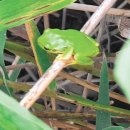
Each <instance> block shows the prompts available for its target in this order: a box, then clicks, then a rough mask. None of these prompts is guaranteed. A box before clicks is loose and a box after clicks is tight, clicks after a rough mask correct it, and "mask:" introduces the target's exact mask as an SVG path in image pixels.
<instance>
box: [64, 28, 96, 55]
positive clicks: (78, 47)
mask: <svg viewBox="0 0 130 130" xmlns="http://www.w3.org/2000/svg"><path fill="white" fill-rule="evenodd" d="M66 33H67V34H68V37H69V39H70V41H71V44H72V45H73V47H74V50H75V53H79V54H81V55H84V56H89V55H92V54H95V55H96V53H97V51H98V50H97V49H98V48H97V46H98V43H97V42H96V41H95V40H94V39H92V38H91V37H90V36H88V35H86V34H84V33H82V32H80V31H77V30H73V29H69V30H67V31H66Z"/></svg>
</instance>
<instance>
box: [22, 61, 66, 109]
mask: <svg viewBox="0 0 130 130" xmlns="http://www.w3.org/2000/svg"><path fill="white" fill-rule="evenodd" d="M66 65H67V62H65V61H63V60H55V61H54V62H53V64H52V66H51V67H50V68H49V69H48V70H47V71H46V73H45V74H44V75H43V76H42V77H41V78H40V79H39V80H38V81H37V82H36V84H35V85H34V86H33V87H32V89H30V91H29V92H28V93H27V94H26V95H25V97H24V98H23V100H22V101H21V102H20V105H21V106H23V107H25V108H27V109H29V108H30V107H31V106H32V105H33V103H34V102H35V101H36V100H37V99H38V98H39V97H40V95H41V94H42V93H43V92H44V91H45V90H46V88H47V87H48V85H49V84H50V83H51V81H52V80H53V79H54V78H55V77H56V76H57V75H58V74H59V73H60V71H61V70H62V69H63V68H64V67H65V66H66Z"/></svg>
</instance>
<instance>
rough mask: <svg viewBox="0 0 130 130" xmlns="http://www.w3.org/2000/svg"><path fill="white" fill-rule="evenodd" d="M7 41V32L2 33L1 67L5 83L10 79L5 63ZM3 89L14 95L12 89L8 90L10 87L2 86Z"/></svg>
mask: <svg viewBox="0 0 130 130" xmlns="http://www.w3.org/2000/svg"><path fill="white" fill-rule="evenodd" d="M5 40H6V30H4V31H0V67H1V69H2V70H1V71H3V72H1V73H3V74H2V77H3V79H4V82H6V81H5V80H6V79H9V77H8V73H7V71H6V68H5V63H4V47H5ZM1 88H2V89H1V90H3V91H4V92H5V93H7V94H9V95H12V94H11V90H12V89H10V88H8V86H6V85H5V86H2V87H1Z"/></svg>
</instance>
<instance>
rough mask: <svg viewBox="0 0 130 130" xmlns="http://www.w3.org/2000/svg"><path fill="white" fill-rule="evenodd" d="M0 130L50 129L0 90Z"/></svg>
mask: <svg viewBox="0 0 130 130" xmlns="http://www.w3.org/2000/svg"><path fill="white" fill-rule="evenodd" d="M0 130H52V129H51V128H49V127H48V126H47V125H46V124H44V123H43V122H42V121H40V120H39V119H38V118H36V117H35V116H33V115H32V114H31V113H30V112H29V111H27V110H26V109H25V108H23V107H21V106H20V105H19V104H18V103H17V102H16V101H15V100H14V99H12V98H10V97H9V96H7V95H6V94H4V93H3V92H2V91H0Z"/></svg>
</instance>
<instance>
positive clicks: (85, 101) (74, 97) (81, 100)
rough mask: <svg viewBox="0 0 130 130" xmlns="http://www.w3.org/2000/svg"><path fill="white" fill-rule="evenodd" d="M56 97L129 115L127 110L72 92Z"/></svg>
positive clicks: (117, 113) (121, 114) (97, 108)
mask: <svg viewBox="0 0 130 130" xmlns="http://www.w3.org/2000/svg"><path fill="white" fill-rule="evenodd" d="M57 98H58V99H60V100H64V101H68V102H71V103H74V104H80V105H82V106H86V107H90V108H93V109H96V110H101V111H106V112H110V113H114V114H116V115H120V116H126V117H130V111H129V110H125V109H122V108H117V107H113V106H108V105H102V104H99V103H97V102H94V101H91V100H88V99H85V98H83V97H81V96H78V95H75V94H72V95H65V94H58V97H57Z"/></svg>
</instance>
